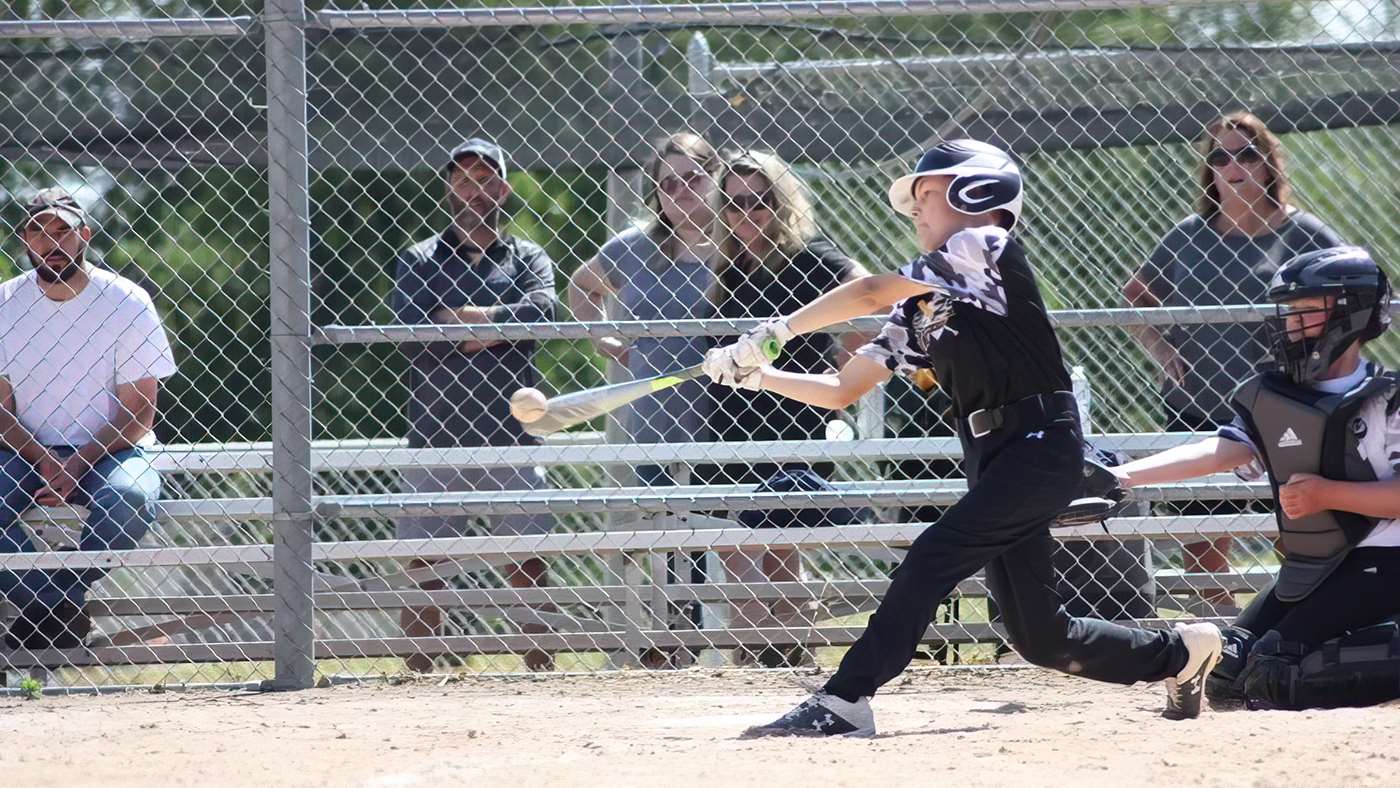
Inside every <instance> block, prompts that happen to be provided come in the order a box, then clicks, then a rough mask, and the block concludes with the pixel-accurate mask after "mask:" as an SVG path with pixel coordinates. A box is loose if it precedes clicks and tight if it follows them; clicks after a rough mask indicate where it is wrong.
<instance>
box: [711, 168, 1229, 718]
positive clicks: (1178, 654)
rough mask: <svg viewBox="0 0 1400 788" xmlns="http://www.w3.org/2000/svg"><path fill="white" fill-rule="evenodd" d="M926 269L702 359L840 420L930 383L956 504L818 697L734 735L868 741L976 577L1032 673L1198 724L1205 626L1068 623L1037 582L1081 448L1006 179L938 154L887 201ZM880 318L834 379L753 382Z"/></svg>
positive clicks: (842, 293)
mask: <svg viewBox="0 0 1400 788" xmlns="http://www.w3.org/2000/svg"><path fill="white" fill-rule="evenodd" d="M889 199H890V203H891V205H893V206H894V208H895V210H897V211H899V212H900V213H902V214H904V215H906V216H909V217H910V218H911V219H912V220H913V223H914V228H915V230H916V232H917V233H918V237H919V244H920V248H921V249H922V250H923V251H924V253H923V254H922V255H921V256H919V257H917V258H915V259H914V260H913V261H912V262H910V263H909V264H908V265H906V266H904V268H902V269H901V270H900V271H899V273H897V274H880V275H876V276H871V277H867V278H864V279H860V280H857V281H854V282H850V283H848V284H846V285H843V286H841V287H839V288H837V289H835V290H833V291H831V292H830V293H828V294H826V295H824V296H822V297H821V298H818V299H817V300H816V301H813V302H812V303H811V304H809V305H807V306H806V307H804V308H802V309H800V310H798V311H797V312H794V313H793V314H792V315H790V316H787V317H783V318H776V319H774V320H771V321H768V322H767V323H765V324H763V325H761V326H759V327H758V328H756V329H754V330H753V331H751V332H749V333H748V334H746V335H744V336H743V337H741V338H740V339H739V341H737V342H735V343H734V344H732V345H727V346H724V347H721V348H715V349H714V350H711V351H710V353H709V354H708V355H707V357H706V360H705V364H706V373H707V374H708V375H709V376H710V377H711V379H713V380H714V381H715V382H717V383H720V384H723V385H729V386H735V387H739V388H748V389H762V390H765V391H771V392H776V393H778V394H782V395H784V396H787V397H792V398H793V399H797V400H801V401H803V402H807V403H810V404H812V405H816V406H818V407H824V408H843V407H846V406H847V405H849V404H851V403H853V402H855V401H856V399H857V398H859V397H860V396H861V395H862V394H864V393H865V392H867V391H869V390H871V389H872V388H874V387H875V386H876V385H878V384H879V383H881V382H883V381H885V380H887V379H888V378H889V377H890V375H891V374H892V373H895V372H898V373H901V374H910V373H913V372H915V371H916V370H919V369H931V370H932V371H933V373H934V374H935V375H936V376H937V378H938V380H939V381H940V383H941V385H942V386H943V388H944V389H945V390H946V391H947V392H948V393H949V395H950V396H951V397H952V399H953V403H954V409H955V413H956V414H957V415H958V421H957V426H958V435H959V438H960V439H961V442H962V446H963V451H964V453H965V458H966V459H965V467H966V470H967V476H968V485H969V489H968V493H967V495H965V496H964V497H963V498H962V499H961V500H960V501H958V502H957V503H956V504H955V505H954V506H952V507H951V508H950V509H949V510H948V511H947V513H946V514H945V515H944V517H943V518H942V519H941V520H939V522H938V523H937V524H936V525H933V526H931V527H930V528H928V529H927V530H926V531H924V532H923V533H922V534H920V535H919V537H918V538H917V539H915V540H914V543H913V545H912V546H911V547H910V549H909V554H908V557H907V558H906V559H905V560H904V562H903V563H902V564H900V566H899V568H898V569H897V570H896V571H895V573H894V576H893V581H892V582H891V584H890V589H889V592H888V593H887V594H886V595H885V598H884V600H883V601H882V602H881V603H880V606H879V608H878V609H877V610H876V611H875V613H874V615H872V616H871V618H870V623H869V624H868V626H867V627H866V630H865V633H864V634H863V635H861V637H860V639H859V640H857V641H856V643H855V645H853V646H852V647H851V649H850V651H849V652H847V654H846V657H845V658H844V659H843V660H842V661H841V666H840V668H839V669H838V670H837V671H836V674H835V675H834V676H832V678H831V680H830V681H828V682H827V683H826V686H825V687H824V688H823V689H822V691H821V692H818V693H816V694H814V695H813V696H812V697H811V698H809V699H807V700H806V701H804V702H803V703H802V704H800V705H799V706H797V708H795V709H793V710H792V711H790V712H788V713H787V714H785V715H783V716H782V717H781V718H779V719H778V720H776V721H774V722H772V723H770V724H768V725H763V726H759V727H756V728H752V729H750V731H749V732H748V733H749V735H755V736H765V735H823V736H841V735H847V736H870V735H873V734H874V733H875V720H874V715H873V713H872V712H871V708H870V697H871V696H873V695H874V694H875V692H876V690H878V689H879V688H880V687H881V686H883V685H884V684H885V683H886V682H888V681H889V680H890V679H893V678H894V677H895V676H897V675H899V673H900V672H901V671H903V670H904V668H905V666H907V665H908V664H909V661H910V659H911V658H912V657H913V655H914V651H915V648H916V647H917V646H918V644H919V641H920V640H921V639H922V638H923V636H924V633H925V631H926V630H927V628H928V625H929V622H930V621H931V620H932V617H933V612H934V610H935V608H936V607H937V605H938V604H939V603H940V602H941V601H942V600H943V599H944V598H946V597H947V596H948V594H949V593H951V592H952V590H953V589H954V587H956V586H957V584H958V583H959V582H960V581H962V580H963V579H965V578H967V577H968V576H970V575H972V574H973V573H975V572H976V571H977V570H978V569H982V568H984V567H985V569H986V577H987V584H988V587H989V589H990V590H991V593H992V596H993V597H995V598H996V601H997V605H998V608H999V610H1000V611H1001V616H1002V620H1003V621H1004V622H1005V625H1006V629H1007V632H1008V634H1009V636H1010V638H1011V641H1012V643H1013V644H1014V645H1015V646H1016V648H1017V650H1018V651H1020V653H1021V655H1022V656H1023V657H1025V658H1026V659H1027V660H1029V661H1030V662H1033V663H1035V664H1037V665H1043V666H1046V667H1051V668H1055V669H1057V670H1061V671H1064V672H1066V673H1071V674H1074V675H1079V676H1084V677H1086V678H1092V679H1098V680H1100V681H1112V682H1117V683H1121V684H1132V683H1134V682H1138V681H1158V680H1162V679H1165V680H1166V682H1167V689H1168V694H1167V709H1166V711H1165V712H1164V714H1165V715H1166V716H1168V717H1170V718H1174V719H1180V718H1189V717H1195V716H1197V715H1198V714H1199V713H1200V707H1201V688H1202V683H1203V681H1204V679H1205V676H1206V675H1207V674H1208V673H1210V671H1211V669H1212V668H1213V667H1214V666H1215V663H1216V662H1217V660H1218V659H1219V657H1220V648H1221V638H1220V631H1219V629H1218V628H1216V627H1215V626H1214V625H1213V624H1191V625H1179V626H1177V627H1176V629H1175V630H1174V631H1156V630H1146V629H1134V628H1130V627H1124V626H1119V625H1117V624H1111V623H1108V622H1105V621H1100V620H1097V619H1087V618H1071V617H1070V616H1069V614H1068V613H1066V612H1065V609H1064V607H1063V606H1062V605H1061V604H1060V601H1059V599H1058V597H1057V594H1056V591H1055V585H1056V584H1055V574H1054V571H1053V569H1052V568H1051V563H1050V554H1051V548H1052V544H1053V543H1052V540H1051V536H1050V531H1049V522H1050V520H1051V519H1052V518H1053V517H1054V516H1055V515H1056V514H1057V513H1058V512H1059V511H1060V510H1061V509H1063V508H1064V507H1065V505H1066V504H1068V503H1069V502H1070V501H1071V499H1073V498H1075V497H1076V492H1077V491H1078V490H1079V489H1080V479H1081V474H1082V473H1083V469H1084V458H1083V438H1082V436H1081V432H1080V427H1079V423H1078V417H1077V415H1076V413H1077V411H1076V408H1075V401H1074V397H1073V396H1072V395H1071V393H1070V381H1069V375H1068V373H1067V372H1066V370H1065V366H1064V363H1063V362H1062V360H1061V357H1060V346H1059V342H1058V340H1057V339H1056V337H1055V332H1054V330H1053V329H1052V328H1051V326H1050V321H1049V318H1048V316H1047V315H1046V310H1045V304H1044V302H1043V301H1042V300H1041V297H1040V292H1039V290H1038V289H1037V287H1036V281H1035V275H1034V274H1033V273H1032V271H1031V267H1030V265H1028V264H1027V262H1026V258H1025V254H1024V252H1023V251H1022V249H1021V246H1020V244H1019V243H1017V241H1016V239H1015V238H1014V237H1013V236H1012V235H1011V231H1012V230H1013V229H1014V228H1015V226H1016V222H1017V220H1018V219H1019V217H1020V214H1021V203H1022V183H1021V173H1020V170H1019V169H1018V168H1017V166H1016V164H1015V163H1014V162H1013V161H1012V159H1011V157H1010V156H1008V155H1007V154H1006V153H1005V152H1003V151H1001V150H999V149H998V148H996V147H994V146H992V145H988V144H985V143H981V142H975V141H972V140H955V141H949V142H944V143H941V144H939V145H938V146H936V147H934V148H932V149H931V150H929V151H927V152H926V153H924V154H923V156H922V157H920V159H919V161H918V163H917V165H916V167H915V169H914V172H912V173H911V174H909V175H906V176H904V177H901V178H899V179H898V180H896V181H895V182H894V183H893V184H892V185H891V186H890V191H889ZM891 305H894V310H893V312H892V313H891V315H890V318H889V321H888V322H887V323H886V325H885V327H884V330H883V331H882V332H881V334H880V336H879V337H878V338H877V339H876V340H875V341H874V342H872V343H871V344H869V345H867V346H865V347H864V348H863V349H862V350H861V351H860V352H859V353H858V354H857V355H856V356H855V357H854V358H853V359H852V360H851V361H850V362H848V363H847V364H846V365H845V366H844V367H843V368H842V369H841V371H840V372H839V373H836V374H830V375H809V374H797V373H792V372H783V371H779V370H774V369H772V368H771V367H767V366H765V356H764V354H763V350H762V348H763V345H764V343H765V342H768V341H771V340H776V341H778V342H779V343H782V342H785V341H787V340H790V339H791V338H792V337H794V336H796V335H798V334H806V333H808V332H812V331H820V330H822V329H823V328H825V327H827V326H830V325H832V324H834V323H840V322H843V321H845V320H849V319H851V318H855V317H859V316H861V315H867V314H870V313H871V312H872V311H874V310H876V309H879V308H882V307H888V306H891Z"/></svg>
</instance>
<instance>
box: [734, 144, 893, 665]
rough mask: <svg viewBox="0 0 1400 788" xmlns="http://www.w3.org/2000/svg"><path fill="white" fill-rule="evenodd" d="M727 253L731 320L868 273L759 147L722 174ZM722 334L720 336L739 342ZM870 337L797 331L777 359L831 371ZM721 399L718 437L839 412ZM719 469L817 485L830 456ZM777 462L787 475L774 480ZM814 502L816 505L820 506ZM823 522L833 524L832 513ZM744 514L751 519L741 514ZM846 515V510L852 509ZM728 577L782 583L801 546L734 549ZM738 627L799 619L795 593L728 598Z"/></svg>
mask: <svg viewBox="0 0 1400 788" xmlns="http://www.w3.org/2000/svg"><path fill="white" fill-rule="evenodd" d="M718 197H719V201H720V208H719V218H720V254H721V256H722V259H723V260H724V267H723V269H722V271H721V273H720V280H719V303H718V309H719V316H720V317H724V318H730V319H743V318H754V317H759V318H768V317H771V316H772V315H785V314H789V313H791V312H794V311H796V310H798V309H800V308H801V307H802V306H804V305H805V304H807V303H808V302H810V301H814V300H816V298H817V297H818V296H820V295H822V294H823V293H826V292H828V291H830V290H834V289H836V287H837V286H839V285H841V284H844V283H846V282H849V281H851V280H853V279H858V278H860V277H862V276H868V275H869V272H868V271H866V269H865V268H864V267H863V266H861V264H860V263H857V262H856V261H854V260H852V259H851V258H849V257H847V256H846V255H845V254H844V253H843V252H842V251H841V250H840V249H838V248H837V247H836V245H835V244H834V243H832V242H831V241H830V240H828V239H826V238H824V237H822V236H821V234H820V233H819V231H818V229H817V224H816V216H815V213H814V211H813V209H812V201H811V198H810V193H809V191H808V189H807V186H806V184H805V183H803V182H802V179H801V177H800V176H799V175H798V174H797V173H796V172H794V171H793V169H792V167H791V166H790V165H788V164H787V162H785V161H783V160H782V159H781V158H779V157H778V156H776V155H774V154H772V153H765V152H761V151H740V152H736V153H732V154H730V155H728V156H727V157H726V158H725V163H724V167H723V169H722V170H721V171H720V179H719V194H718ZM736 339H737V337H729V338H724V339H721V340H719V341H718V344H721V345H724V344H729V343H731V342H734V341H735V340H736ZM867 339H868V337H865V336H862V335H858V334H849V333H848V334H845V335H844V336H842V337H840V338H838V336H837V335H834V334H829V333H814V334H807V335H804V336H802V337H798V338H796V339H794V340H793V341H792V342H790V343H789V344H788V345H787V346H786V347H785V348H784V349H783V355H782V358H781V359H780V360H779V361H778V362H777V364H776V366H777V368H779V369H784V370H787V371H789V372H806V373H814V374H825V373H830V372H834V371H835V370H837V369H839V368H840V366H841V365H842V364H843V363H844V362H845V361H846V359H848V358H849V357H850V354H852V353H854V352H855V351H856V350H857V349H858V348H859V347H860V346H861V345H863V344H865V342H866V341H867ZM711 392H712V394H713V395H714V397H715V405H714V408H713V409H712V411H711V416H710V427H711V430H712V432H713V433H714V436H715V438H716V440H722V441H750V440H754V441H775V440H824V439H825V437H826V425H827V423H828V422H829V421H831V420H832V419H833V418H835V414H834V413H833V412H832V411H830V410H827V409H826V408H819V407H814V406H812V405H807V404H805V403H802V402H798V401H797V400H792V399H787V398H785V397H780V396H777V395H775V394H772V393H769V392H765V391H746V390H743V389H733V388H729V387H727V386H719V385H714V386H712V387H711ZM719 470H720V473H719V478H718V479H716V481H721V482H723V483H727V484H743V485H759V484H764V483H766V482H770V480H771V483H772V484H777V485H798V486H813V485H820V483H821V482H820V480H819V479H818V478H816V477H813V476H810V475H809V474H811V473H815V474H817V476H819V477H822V478H829V477H830V475H831V472H832V470H833V466H832V465H831V464H830V463H819V464H817V465H816V466H813V465H812V464H810V463H784V464H783V465H782V466H781V468H780V467H779V465H778V464H776V463H760V464H757V465H739V464H730V465H725V466H724V467H723V468H721V469H719ZM780 470H782V471H786V472H787V474H786V475H785V477H783V479H781V480H779V479H774V476H775V474H777V473H778V472H779V471H780ZM813 511H815V510H813ZM750 514H752V515H756V516H757V520H758V524H759V525H760V526H772V527H777V526H779V525H782V524H784V523H786V522H788V521H795V520H800V519H802V518H801V517H800V516H799V515H803V514H805V512H784V511H772V512H753V513H750ZM817 514H819V515H822V519H823V522H820V523H812V524H814V525H816V524H821V525H829V524H842V523H833V522H831V521H830V520H831V518H829V517H827V516H826V514H827V513H825V512H817ZM741 519H744V518H741ZM848 519H849V518H848ZM724 561H725V570H726V573H727V575H728V577H729V579H730V581H731V582H760V583H766V582H781V581H795V580H798V579H800V577H799V573H800V568H801V567H800V563H799V557H798V554H797V551H796V550H768V551H761V552H743V553H732V554H729V555H726V556H725V557H724ZM731 610H732V617H733V619H734V620H733V621H732V624H733V625H734V626H741V627H768V626H789V625H791V624H793V623H795V620H796V618H797V615H798V610H797V608H796V607H795V606H794V605H793V604H792V603H790V602H786V601H781V602H775V603H774V604H773V605H772V607H771V608H770V607H769V605H768V603H766V602H763V601H760V600H746V601H743V602H739V603H735V604H733V605H732V606H731ZM736 659H737V660H738V661H740V662H748V661H757V662H758V663H760V664H762V665H763V666H765V667H771V668H777V667H794V666H796V665H799V664H802V663H804V662H808V661H810V655H809V653H808V652H807V650H806V649H805V648H803V647H801V646H798V647H795V648H791V649H779V648H776V647H772V646H770V647H768V648H765V649H762V650H761V651H759V652H757V653H756V654H755V653H749V652H747V651H743V650H741V651H740V652H739V653H738V654H736Z"/></svg>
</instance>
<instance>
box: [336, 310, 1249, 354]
mask: <svg viewBox="0 0 1400 788" xmlns="http://www.w3.org/2000/svg"><path fill="white" fill-rule="evenodd" d="M1272 314H1274V306H1273V305H1272V304H1233V305H1224V306H1170V307H1155V308H1151V309H1137V308H1115V309H1056V310H1051V312H1050V321H1051V323H1053V324H1054V325H1056V326H1059V327H1064V328H1090V327H1119V328H1125V327H1130V326H1170V325H1205V324H1214V323H1258V322H1262V321H1263V320H1264V318H1265V317H1268V316H1269V315H1272ZM759 322H761V321H759V320H756V319H746V320H719V319H711V320H610V321H596V322H587V323H573V322H569V323H565V322H558V323H490V324H474V325H451V326H448V325H364V326H345V325H327V326H321V327H319V328H316V329H315V337H314V339H313V341H314V342H315V343H316V344H317V345H358V344H364V345H373V344H383V343H401V342H433V341H451V342H460V341H462V340H465V339H506V340H514V341H520V340H527V339H597V338H601V337H623V338H627V339H636V338H640V337H722V336H731V335H733V334H737V333H740V332H743V331H747V330H748V329H750V328H752V327H754V326H756V325H758V324H759ZM884 324H885V318H883V317H878V316H875V317H862V318H857V319H855V320H851V321H848V322H845V323H839V324H837V325H835V326H832V327H831V328H830V329H828V330H830V331H835V332H840V331H862V332H866V333H874V332H876V331H879V330H880V327H881V326H883V325H884Z"/></svg>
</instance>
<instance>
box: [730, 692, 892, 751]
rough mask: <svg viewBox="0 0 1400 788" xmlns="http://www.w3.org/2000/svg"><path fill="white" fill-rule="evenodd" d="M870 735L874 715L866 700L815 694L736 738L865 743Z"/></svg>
mask: <svg viewBox="0 0 1400 788" xmlns="http://www.w3.org/2000/svg"><path fill="white" fill-rule="evenodd" d="M874 735H875V713H874V712H873V711H871V710H870V699H869V698H861V699H860V700H858V701H856V702H855V703H851V702H850V701H847V700H842V699H840V698H838V697H836V696H835V695H829V694H827V693H825V692H817V693H813V695H812V697H810V698H808V699H807V700H804V701H802V702H801V703H799V704H797V708H795V709H793V710H792V711H790V712H788V713H787V714H784V715H783V716H781V717H779V718H778V719H776V720H774V721H773V722H770V723H768V724H767V725H755V726H754V727H752V728H749V729H748V730H746V731H744V733H743V734H742V736H741V737H740V738H744V739H757V738H760V737H763V736H850V737H853V738H862V739H868V738H870V737H871V736H874Z"/></svg>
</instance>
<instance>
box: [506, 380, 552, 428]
mask: <svg viewBox="0 0 1400 788" xmlns="http://www.w3.org/2000/svg"><path fill="white" fill-rule="evenodd" d="M547 407H548V406H547V405H546V404H545V396H544V392H543V391H540V390H539V389H520V390H518V391H516V392H515V393H514V394H512V395H510V415H512V416H514V417H515V418H516V419H518V420H519V421H520V423H521V424H529V423H530V422H532V421H539V420H540V419H542V418H544V412H545V410H546V409H547Z"/></svg>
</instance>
